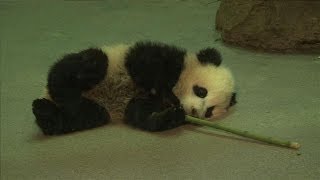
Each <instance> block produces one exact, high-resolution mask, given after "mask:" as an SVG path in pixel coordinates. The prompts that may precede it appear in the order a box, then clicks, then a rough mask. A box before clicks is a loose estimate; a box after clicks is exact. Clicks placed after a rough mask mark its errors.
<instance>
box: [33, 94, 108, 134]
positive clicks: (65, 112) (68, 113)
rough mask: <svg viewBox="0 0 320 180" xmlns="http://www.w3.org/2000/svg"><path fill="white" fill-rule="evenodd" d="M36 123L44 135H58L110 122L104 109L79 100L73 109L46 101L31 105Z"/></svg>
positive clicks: (85, 100) (41, 100) (35, 102)
mask: <svg viewBox="0 0 320 180" xmlns="http://www.w3.org/2000/svg"><path fill="white" fill-rule="evenodd" d="M32 106H33V108H32V110H33V113H34V115H35V116H36V123H37V125H38V126H39V127H40V128H41V130H42V132H43V134H45V135H60V134H66V133H70V132H75V131H80V130H85V129H91V128H95V127H99V126H102V125H104V124H106V123H107V122H108V121H109V120H110V116H109V114H108V112H107V111H106V109H105V108H104V107H102V106H99V105H98V104H96V103H94V102H93V101H91V100H88V99H86V98H81V99H80V103H79V104H77V106H76V107H74V108H73V109H66V108H64V107H58V106H57V105H55V104H54V103H52V102H51V101H49V100H47V99H37V100H35V101H33V104H32Z"/></svg>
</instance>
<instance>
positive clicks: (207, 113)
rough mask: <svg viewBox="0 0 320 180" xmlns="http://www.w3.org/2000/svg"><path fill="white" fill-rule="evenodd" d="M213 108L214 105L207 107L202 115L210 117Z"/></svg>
mask: <svg viewBox="0 0 320 180" xmlns="http://www.w3.org/2000/svg"><path fill="white" fill-rule="evenodd" d="M213 109H214V106H211V107H208V108H207V111H206V113H205V115H204V117H206V118H209V117H211V116H212V111H213Z"/></svg>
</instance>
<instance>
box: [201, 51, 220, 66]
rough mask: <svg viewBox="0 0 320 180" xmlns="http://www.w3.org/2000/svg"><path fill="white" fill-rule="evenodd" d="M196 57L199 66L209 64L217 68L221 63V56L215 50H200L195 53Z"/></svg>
mask: <svg viewBox="0 0 320 180" xmlns="http://www.w3.org/2000/svg"><path fill="white" fill-rule="evenodd" d="M197 57H198V60H199V61H200V62H201V64H207V63H211V64H214V65H216V66H219V65H220V64H221V62H222V59H221V55H220V53H219V51H218V50H216V49H215V48H206V49H202V50H200V51H199V52H198V53H197Z"/></svg>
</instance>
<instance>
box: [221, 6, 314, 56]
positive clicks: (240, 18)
mask: <svg viewBox="0 0 320 180" xmlns="http://www.w3.org/2000/svg"><path fill="white" fill-rule="evenodd" d="M216 27H217V29H218V30H220V31H221V32H222V39H223V40H224V41H225V42H228V43H231V44H236V45H240V46H245V47H253V48H256V49H264V50H276V51H313V52H319V51H320V1H318V0H299V1H294V0H282V1H275V0H270V1H262V0H222V1H221V4H220V8H219V10H218V12H217V16H216Z"/></svg>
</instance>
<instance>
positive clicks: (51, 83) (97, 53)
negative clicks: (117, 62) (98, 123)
mask: <svg viewBox="0 0 320 180" xmlns="http://www.w3.org/2000/svg"><path fill="white" fill-rule="evenodd" d="M107 66H108V57H107V56H106V55H105V54H104V53H103V52H102V51H101V50H99V49H93V48H91V49H87V50H83V51H81V52H79V53H72V54H68V55H66V56H64V57H63V58H62V59H61V60H59V61H58V62H57V63H56V64H54V65H53V66H52V68H51V69H50V71H49V75H48V90H49V93H50V95H51V97H52V99H53V100H54V101H55V102H57V103H58V104H60V103H61V104H67V103H74V102H75V101H78V99H79V98H80V96H81V92H83V91H86V90H89V89H91V88H93V87H94V86H95V85H96V84H98V83H99V82H100V81H102V80H103V79H104V78H105V75H106V70H107Z"/></svg>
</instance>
